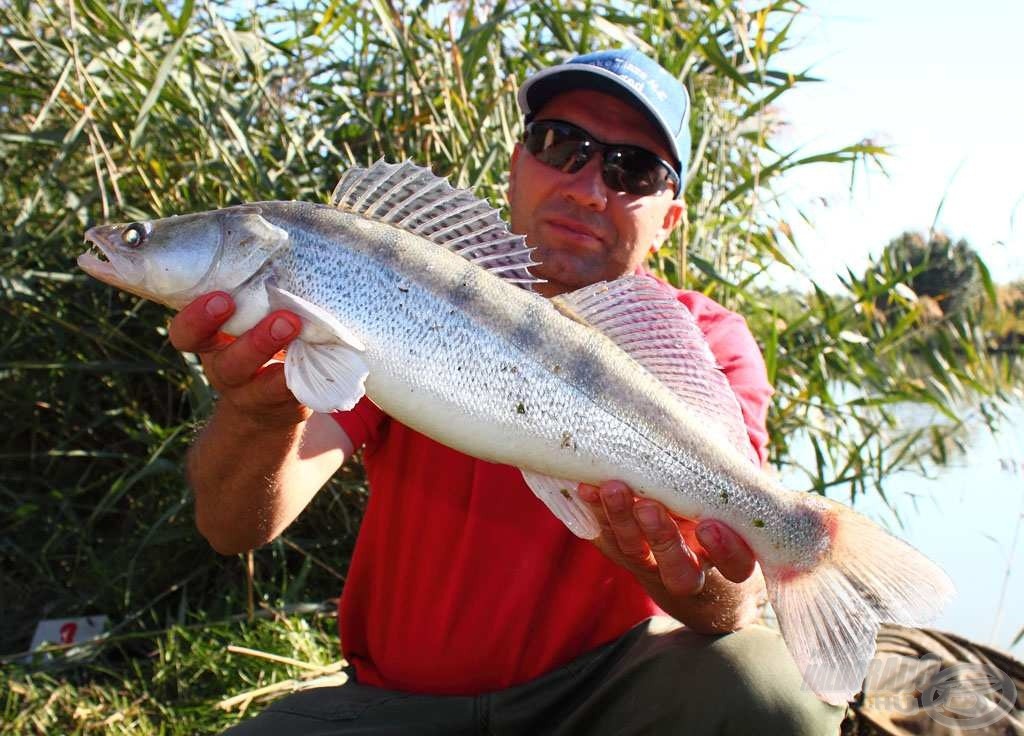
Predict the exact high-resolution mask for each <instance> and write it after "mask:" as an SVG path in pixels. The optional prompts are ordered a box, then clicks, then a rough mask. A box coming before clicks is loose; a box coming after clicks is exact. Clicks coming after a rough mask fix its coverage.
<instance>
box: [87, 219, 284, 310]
mask: <svg viewBox="0 0 1024 736" xmlns="http://www.w3.org/2000/svg"><path fill="white" fill-rule="evenodd" d="M85 240H86V242H87V243H88V244H89V245H90V248H89V250H88V251H86V252H85V253H82V254H81V255H80V256H79V257H78V266H79V267H80V268H81V269H82V270H83V271H85V272H86V273H88V274H89V275H90V276H93V277H94V278H97V279H99V280H100V281H103V282H105V283H108V284H110V285H111V286H116V287H117V288H119V289H122V290H124V291H127V292H130V293H132V294H136V295H138V296H141V297H144V298H146V299H151V300H152V301H156V302H160V303H162V304H166V305H168V306H170V307H173V308H175V309H180V308H181V307H183V306H185V305H186V304H188V303H189V302H190V301H192V299H195V298H196V297H197V296H199V295H201V294H205V293H207V292H210V291H217V290H223V291H232V290H233V289H235V288H236V287H238V286H239V285H240V284H243V283H245V282H246V281H248V280H249V279H250V278H251V277H252V276H253V275H254V274H255V273H256V272H257V271H259V270H260V269H261V268H262V267H263V266H264V265H265V264H266V263H267V261H269V260H270V259H271V258H272V257H273V256H274V254H275V253H276V252H277V251H278V250H280V249H281V248H282V247H284V245H286V244H287V242H288V233H287V232H286V231H285V230H283V229H281V228H279V227H277V226H276V225H273V224H271V223H270V222H269V221H267V220H266V219H265V218H264V217H263V216H262V214H261V210H260V208H259V207H255V206H248V205H243V206H240V207H229V208H226V209H222V210H214V211H212V212H202V213H199V214H194V215H183V216H180V217H165V218H161V219H157V220H142V221H138V222H130V223H126V224H119V225H98V226H96V227H93V228H90V229H89V230H88V231H87V232H86V233H85Z"/></svg>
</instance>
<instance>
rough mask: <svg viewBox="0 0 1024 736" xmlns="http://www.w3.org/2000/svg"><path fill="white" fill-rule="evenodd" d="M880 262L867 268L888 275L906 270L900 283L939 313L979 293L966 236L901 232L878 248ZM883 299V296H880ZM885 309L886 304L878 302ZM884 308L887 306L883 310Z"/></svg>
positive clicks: (959, 307) (973, 256)
mask: <svg viewBox="0 0 1024 736" xmlns="http://www.w3.org/2000/svg"><path fill="white" fill-rule="evenodd" d="M880 261H881V264H875V265H873V266H872V267H871V269H873V270H875V271H878V270H879V265H882V270H883V271H884V272H886V273H887V274H889V275H890V276H892V275H897V274H901V273H902V274H906V279H905V280H902V279H901V280H900V283H903V284H905V285H906V286H909V287H910V288H911V289H912V290H913V291H914V293H915V294H916V295H917V296H918V297H927V298H928V299H929V300H930V302H929V304H930V305H935V306H937V308H938V311H940V312H941V315H936V316H949V315H951V314H954V313H956V312H959V311H961V310H962V309H963V308H964V307H965V306H967V305H968V304H970V303H971V302H972V301H974V300H976V299H977V298H978V297H980V296H981V277H980V274H979V273H978V255H977V253H975V251H974V249H973V248H971V246H970V245H969V244H968V243H967V241H966V240H963V239H961V240H958V241H957V242H955V243H954V242H953V241H952V240H951V239H950V238H949V236H948V235H945V234H943V233H934V234H932V235H931V237H926V236H925V235H923V234H921V233H915V232H905V233H903V234H902V235H901V236H899V237H898V238H895V239H893V240H891V241H889V244H888V245H887V246H886V247H885V250H884V251H883V252H882V257H881V259H880ZM882 298H883V300H884V299H885V298H886V297H882ZM879 306H880V307H882V308H883V310H885V307H886V306H888V305H887V304H880V305H879ZM886 311H887V310H886Z"/></svg>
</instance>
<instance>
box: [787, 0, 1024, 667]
mask: <svg viewBox="0 0 1024 736" xmlns="http://www.w3.org/2000/svg"><path fill="white" fill-rule="evenodd" d="M807 2H808V3H809V8H808V12H807V13H805V14H804V15H803V16H802V17H801V19H800V20H799V22H798V23H797V24H796V28H795V32H796V34H797V36H799V37H800V41H799V43H798V44H797V45H796V47H795V49H794V50H792V51H790V52H788V55H787V56H786V57H784V58H785V61H784V63H785V66H786V68H788V69H792V70H803V69H809V70H810V71H811V72H812V73H813V74H814V75H815V76H818V77H821V78H823V79H824V80H825V81H823V82H821V83H818V84H805V85H801V86H800V87H798V88H797V89H796V90H794V91H793V92H790V93H787V94H786V95H784V96H783V97H782V98H780V105H779V108H780V109H779V111H778V112H779V115H780V117H781V118H782V119H783V120H785V121H786V126H785V128H784V130H783V131H782V135H781V138H780V142H781V143H782V145H783V147H784V149H785V150H789V149H791V148H797V147H799V148H801V150H803V151H805V152H806V153H808V154H810V153H816V152H820V151H824V150H829V149H830V148H836V147H840V146H842V145H846V144H848V143H851V142H855V141H859V140H862V139H865V138H868V139H871V140H873V141H875V142H877V143H881V144H884V145H886V146H888V147H890V149H891V150H892V154H893V155H892V156H890V157H888V158H887V159H886V163H885V166H886V169H887V171H888V177H886V176H885V175H883V174H881V173H874V174H869V175H863V172H858V177H857V178H856V179H855V182H854V186H853V189H852V191H851V189H850V171H849V169H848V168H846V167H841V166H835V165H821V166H815V167H809V168H808V169H807V170H805V171H802V172H796V173H795V175H792V176H789V177H788V178H787V183H786V188H785V191H786V193H787V196H788V198H789V199H790V200H792V201H793V202H794V203H795V204H797V205H799V206H800V207H801V208H802V209H803V210H804V211H805V212H806V213H807V214H808V215H809V216H810V217H811V218H812V219H813V220H814V221H815V226H814V227H813V228H811V227H810V226H800V225H798V221H797V218H796V217H793V218H792V219H791V224H792V225H793V226H794V229H795V239H796V241H797V244H798V247H799V248H800V251H801V253H802V256H803V266H804V268H805V270H806V272H807V273H808V274H810V275H811V276H813V277H814V278H815V280H817V281H819V282H822V283H824V284H826V285H831V286H837V285H838V282H837V281H836V280H835V274H836V273H837V272H842V271H843V270H844V269H845V268H846V267H850V268H852V269H853V270H854V271H855V272H856V273H862V272H863V270H864V267H865V266H866V264H867V259H868V257H869V256H871V255H877V254H878V253H879V252H881V250H882V248H883V247H884V246H885V244H886V243H887V242H888V241H889V240H890V239H892V238H894V237H896V236H897V235H899V234H900V233H901V232H903V231H904V230H918V231H927V230H928V229H929V228H930V227H931V225H932V222H933V220H934V219H935V217H936V211H937V209H938V208H939V207H940V203H941V204H942V207H941V212H939V215H938V222H937V229H939V230H942V231H944V232H947V233H948V234H950V235H951V236H953V237H955V238H965V239H966V240H967V241H968V242H969V243H970V244H971V246H972V247H973V248H974V249H975V250H976V251H977V252H978V253H979V254H981V256H982V258H983V259H984V260H985V261H986V263H987V264H988V266H989V268H990V270H991V272H992V275H993V277H994V278H995V280H996V281H997V282H1002V283H1005V282H1009V281H1011V280H1014V279H1020V278H1024V55H1022V54H1021V52H1020V50H1019V49H1020V41H1019V37H1020V33H1021V32H1022V30H1024V2H1022V1H1021V0H1012V1H1010V0H1002V1H997V0H976V1H975V2H973V3H971V4H970V5H969V6H968V5H967V4H965V3H953V2H948V1H945V0H932V1H931V2H923V1H920V0H898V1H893V0H889V2H885V3H883V2H879V1H878V0H866V1H865V0H861V1H859V2H851V1H849V0H831V1H827V2H826V0H807ZM943 199H944V200H945V201H944V202H943ZM1014 217H1015V218H1016V222H1014ZM778 277H779V278H780V279H787V278H789V279H792V278H793V277H792V275H790V274H786V273H780V274H779V275H778ZM1022 425H1024V408H1020V407H1018V408H1016V409H1014V410H1013V413H1012V415H1011V419H1010V421H1008V422H1006V423H1005V424H1004V427H1003V431H1002V433H1001V434H1000V435H999V436H997V437H993V436H991V435H990V434H988V433H987V432H986V431H984V430H980V431H978V432H977V433H976V434H975V436H974V438H973V440H972V441H971V443H970V446H969V449H968V452H967V454H966V456H965V457H964V458H963V459H962V460H961V461H959V462H957V463H956V464H955V466H954V467H952V468H948V469H944V470H942V471H940V473H939V474H938V477H937V478H934V479H925V478H921V477H919V476H915V475H912V474H910V473H902V474H899V475H897V476H895V477H893V478H891V479H890V480H889V481H888V482H887V485H886V492H887V494H888V495H889V497H890V499H892V501H893V504H894V506H895V507H896V508H897V509H898V510H899V512H900V518H901V522H900V521H897V517H896V515H894V514H893V513H892V512H891V511H890V510H889V509H887V508H886V507H885V505H884V504H883V503H882V502H881V500H880V497H878V496H877V494H871V495H870V496H869V497H868V498H866V499H865V500H864V501H859V502H858V506H857V508H858V509H859V510H861V511H863V512H865V513H867V514H868V515H869V516H872V517H874V518H876V519H877V520H879V521H880V522H881V523H883V524H885V525H886V526H888V527H890V528H891V529H893V530H894V532H895V533H897V534H898V535H899V536H901V537H903V538H905V539H907V540H908V541H910V542H911V543H913V544H914V545H915V546H917V547H918V548H919V549H921V550H922V551H923V552H925V554H927V555H928V556H929V557H931V558H932V559H934V560H935V561H936V562H938V563H939V564H940V565H941V566H942V567H943V568H944V569H945V570H946V571H947V572H948V573H949V575H950V576H951V577H952V578H953V581H954V584H955V585H956V587H957V589H958V591H959V593H958V596H957V597H956V599H955V600H954V601H953V602H952V603H951V604H950V606H949V607H948V608H947V609H946V611H945V613H944V614H943V616H942V617H941V618H940V619H939V621H938V622H936V624H935V625H936V627H937V628H940V629H944V630H950V631H955V632H957V633H960V634H963V635H965V636H967V637H969V638H971V639H974V640H976V641H979V642H982V643H988V644H993V645H995V646H996V647H998V648H1002V649H1008V648H1009V645H1010V642H1011V641H1012V639H1013V638H1014V635H1015V634H1016V633H1017V632H1018V631H1019V630H1020V629H1021V627H1024V445H1022V443H1021V441H1020V439H1019V438H1018V436H1017V434H1016V433H1015V432H1014V427H1019V426H1022ZM901 523H902V526H901ZM1004 591H1005V593H1004ZM1001 599H1002V600H1003V603H1002V605H1001V606H1000V600H1001ZM1013 651H1014V653H1015V654H1017V655H1018V656H1024V643H1021V644H1018V645H1017V646H1016V647H1014V648H1013Z"/></svg>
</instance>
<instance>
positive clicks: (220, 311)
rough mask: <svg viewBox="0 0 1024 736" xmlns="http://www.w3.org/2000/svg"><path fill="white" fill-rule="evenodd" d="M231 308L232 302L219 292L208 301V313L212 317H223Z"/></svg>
mask: <svg viewBox="0 0 1024 736" xmlns="http://www.w3.org/2000/svg"><path fill="white" fill-rule="evenodd" d="M229 309H231V302H229V301H228V300H227V298H226V297H224V296H221V295H220V294H217V295H216V296H214V297H212V298H211V299H209V300H208V301H207V302H206V313H207V314H208V315H210V316H211V317H222V316H224V315H225V314H227V313H228V310H229Z"/></svg>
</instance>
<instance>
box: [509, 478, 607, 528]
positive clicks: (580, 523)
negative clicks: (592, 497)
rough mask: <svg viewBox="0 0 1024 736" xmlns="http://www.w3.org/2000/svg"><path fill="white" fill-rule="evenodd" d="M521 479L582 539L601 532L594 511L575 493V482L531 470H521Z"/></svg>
mask: <svg viewBox="0 0 1024 736" xmlns="http://www.w3.org/2000/svg"><path fill="white" fill-rule="evenodd" d="M522 473H523V480H525V481H526V485H528V486H529V487H530V490H531V491H533V493H534V495H535V496H537V498H539V499H540V500H541V501H543V502H544V505H545V506H547V507H548V508H549V509H551V513H553V514H554V515H555V516H557V517H558V519H559V521H561V522H562V523H563V524H565V525H566V526H567V527H569V531H571V532H572V533H573V534H575V535H576V536H577V537H581V538H582V539H594V538H595V537H597V536H598V535H599V534H600V533H601V525H600V524H599V523H598V521H597V518H596V517H595V516H594V512H592V511H591V510H590V508H589V507H588V506H587V505H586V504H585V503H583V501H582V500H580V497H579V495H577V493H576V487H577V485H578V484H577V483H575V482H573V481H570V480H562V479H560V478H552V477H551V476H549V475H541V474H540V473H534V472H533V471H531V470H523V471H522Z"/></svg>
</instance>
